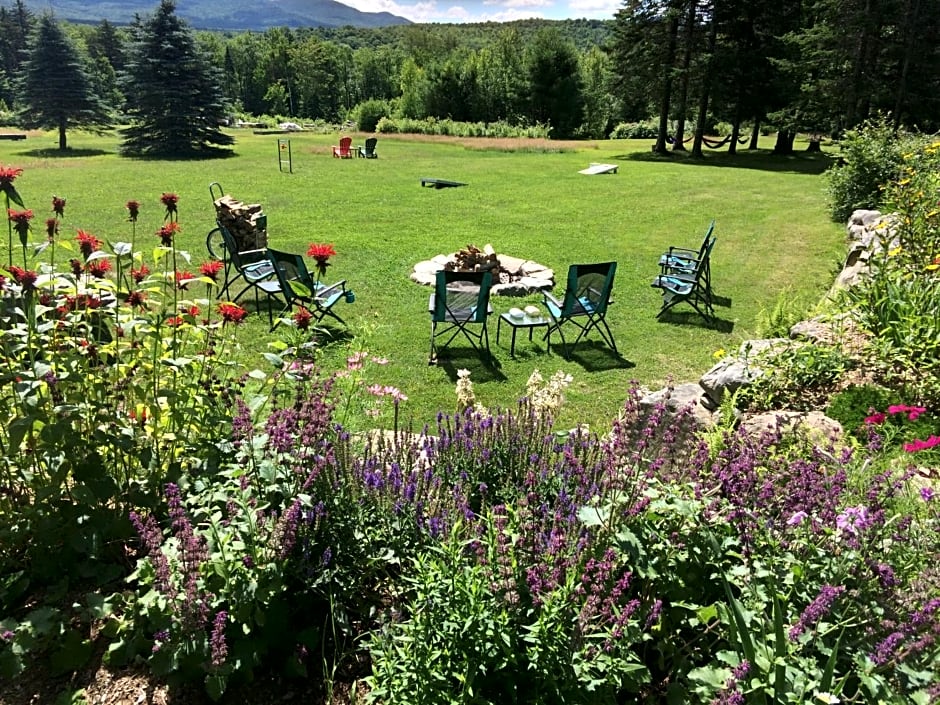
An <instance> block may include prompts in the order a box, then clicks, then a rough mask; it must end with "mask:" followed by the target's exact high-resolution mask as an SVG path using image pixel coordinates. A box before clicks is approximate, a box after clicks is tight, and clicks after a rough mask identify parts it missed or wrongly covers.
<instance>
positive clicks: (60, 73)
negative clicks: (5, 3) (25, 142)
mask: <svg viewBox="0 0 940 705" xmlns="http://www.w3.org/2000/svg"><path fill="white" fill-rule="evenodd" d="M18 98H19V100H20V103H21V106H22V107H21V110H20V113H19V116H18V118H19V123H20V125H22V126H23V127H25V128H40V129H57V130H58V131H59V149H60V150H65V149H67V148H68V143H67V140H66V132H67V130H68V128H69V127H73V128H80V129H90V130H93V131H99V132H100V131H102V130H105V129H108V128H109V127H110V126H111V125H110V123H111V118H110V115H109V114H108V108H107V106H106V105H105V104H104V103H103V102H102V100H101V99H100V98H99V96H98V95H97V94H96V93H95V91H94V88H93V83H92V81H91V78H90V77H89V75H88V72H87V71H86V69H85V64H84V63H83V61H82V57H81V56H80V54H79V52H78V49H76V47H75V45H74V44H73V43H72V42H71V41H70V40H69V38H68V37H67V36H66V34H65V32H64V31H63V30H62V28H61V27H60V26H59V25H58V23H57V22H56V21H55V19H53V17H52V15H48V14H46V15H43V16H42V17H41V18H40V19H39V24H38V25H37V27H36V31H35V32H34V33H33V35H32V38H31V42H30V49H29V58H28V59H27V60H26V62H25V64H24V67H23V72H22V76H21V78H20V81H19V90H18Z"/></svg>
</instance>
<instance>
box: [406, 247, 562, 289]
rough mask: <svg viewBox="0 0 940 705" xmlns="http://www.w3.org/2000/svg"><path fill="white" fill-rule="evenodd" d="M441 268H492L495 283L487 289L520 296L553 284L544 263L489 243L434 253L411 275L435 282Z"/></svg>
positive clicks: (550, 274) (553, 273)
mask: <svg viewBox="0 0 940 705" xmlns="http://www.w3.org/2000/svg"><path fill="white" fill-rule="evenodd" d="M441 269H449V270H461V271H486V270H492V271H493V273H494V275H493V279H494V281H495V282H496V283H494V284H493V288H492V289H490V293H491V294H498V295H502V296H523V295H525V294H531V293H532V292H535V291H547V290H550V289H551V288H552V287H553V286H555V272H553V271H552V270H551V269H549V268H548V267H546V266H545V265H542V264H539V263H538V262H533V261H532V260H528V259H520V258H518V257H510V256H509V255H502V254H498V253H496V252H495V251H494V250H493V247H492V246H491V245H487V246H486V247H484V248H483V249H482V250H481V249H479V248H476V247H474V246H473V245H468V246H467V247H466V248H465V249H463V250H460V251H459V252H453V253H451V254H449V255H437V256H436V257H433V258H432V259H429V260H425V261H424V262H418V263H417V264H416V265H415V266H414V269H413V270H412V272H411V279H412V281H415V282H418V283H419V284H424V285H426V286H434V280H435V276H436V274H437V272H438V271H439V270H441Z"/></svg>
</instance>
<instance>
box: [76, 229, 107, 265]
mask: <svg viewBox="0 0 940 705" xmlns="http://www.w3.org/2000/svg"><path fill="white" fill-rule="evenodd" d="M75 242H77V243H78V249H79V250H81V253H82V257H84V258H85V259H88V258H89V257H91V253H92V252H94V251H95V250H100V249H101V240H99V239H98V238H96V237H95V236H94V235H92V234H91V233H86V232H85V231H84V230H79V231H78V234H77V235H76V236H75Z"/></svg>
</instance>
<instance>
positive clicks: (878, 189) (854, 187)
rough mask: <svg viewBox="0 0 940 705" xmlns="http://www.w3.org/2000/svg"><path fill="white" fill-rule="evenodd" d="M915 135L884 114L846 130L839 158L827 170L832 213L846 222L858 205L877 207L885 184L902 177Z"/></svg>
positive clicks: (834, 217) (880, 201) (834, 216)
mask: <svg viewBox="0 0 940 705" xmlns="http://www.w3.org/2000/svg"><path fill="white" fill-rule="evenodd" d="M915 139H916V138H914V137H912V136H908V135H905V134H903V133H900V132H898V131H897V130H895V129H894V128H893V127H892V126H891V125H889V124H888V121H887V119H886V118H884V117H881V118H878V119H875V120H870V121H868V122H865V123H863V124H862V125H861V126H859V127H858V128H857V129H854V130H849V131H848V132H846V134H845V137H843V139H842V152H841V158H840V160H839V162H838V163H837V164H836V165H835V166H833V167H831V168H830V169H829V171H828V172H827V178H828V181H827V191H828V194H829V213H830V215H831V217H832V219H833V220H835V221H837V222H841V223H844V222H845V221H846V220H848V218H849V216H850V215H852V211H854V210H856V209H858V208H867V209H877V208H879V207H880V206H881V204H882V203H883V202H884V188H885V186H887V185H888V184H889V183H891V182H892V181H896V180H898V179H899V178H900V172H901V164H902V155H903V154H904V153H905V152H906V151H907V150H908V149H909V146H910V145H911V143H912V142H913V141H915Z"/></svg>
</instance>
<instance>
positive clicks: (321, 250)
mask: <svg viewBox="0 0 940 705" xmlns="http://www.w3.org/2000/svg"><path fill="white" fill-rule="evenodd" d="M335 254H336V250H334V249H333V245H332V244H320V243H316V242H315V243H313V244H312V245H310V247H308V248H307V257H313V259H314V260H316V263H317V273H318V275H319V276H320V277H322V276H323V275H325V274H326V268H327V267H329V266H330V262H329V259H330V257H332V256H333V255H335Z"/></svg>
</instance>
